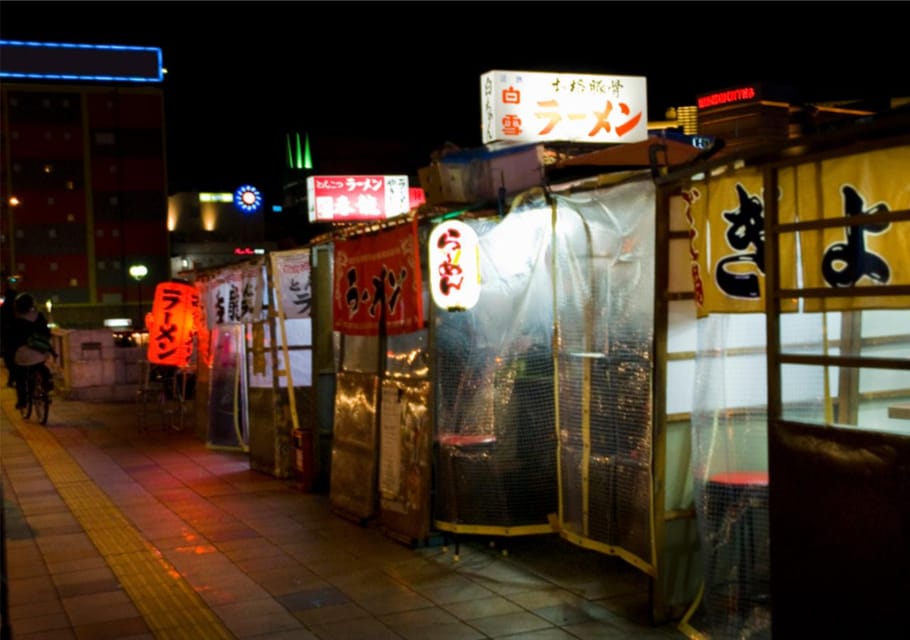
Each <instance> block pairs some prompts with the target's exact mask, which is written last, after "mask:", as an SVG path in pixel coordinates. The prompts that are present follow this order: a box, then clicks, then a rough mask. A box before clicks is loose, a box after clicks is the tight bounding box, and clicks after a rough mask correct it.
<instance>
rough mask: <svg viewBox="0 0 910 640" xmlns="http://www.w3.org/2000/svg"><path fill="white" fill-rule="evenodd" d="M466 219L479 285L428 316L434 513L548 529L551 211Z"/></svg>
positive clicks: (457, 526) (553, 503)
mask: <svg viewBox="0 0 910 640" xmlns="http://www.w3.org/2000/svg"><path fill="white" fill-rule="evenodd" d="M466 222H467V223H468V224H470V225H471V226H473V227H474V229H475V231H477V235H478V238H479V244H480V273H481V280H482V289H481V294H480V299H479V301H478V303H477V305H476V306H474V307H473V308H472V309H470V310H467V311H444V310H437V314H436V320H435V322H436V325H435V346H436V367H437V376H436V386H435V390H436V394H435V396H436V403H437V404H436V408H437V420H436V424H437V465H436V469H437V478H436V501H435V518H436V520H437V522H439V523H445V524H446V525H448V526H447V528H448V529H454V530H457V531H463V532H467V533H472V532H474V533H476V532H480V531H481V530H483V531H488V532H489V531H490V528H493V529H495V530H496V531H495V532H497V533H501V534H503V535H510V534H527V533H538V532H542V531H547V530H551V529H549V526H548V524H547V523H548V516H549V515H550V514H554V513H555V512H556V510H557V489H556V449H555V429H554V401H553V397H554V394H553V364H552V353H551V346H550V345H551V337H552V317H553V316H552V280H551V277H550V273H551V271H550V261H549V258H550V251H549V249H550V235H551V231H550V230H551V223H550V210H549V208H547V207H545V206H543V207H537V208H530V209H527V210H521V211H514V210H513V211H512V212H510V213H509V214H508V215H507V216H506V217H505V218H504V219H503V220H502V221H501V222H498V221H497V220H495V219H494V220H483V221H478V220H467V221H466ZM497 222H498V224H497ZM440 526H444V525H440ZM477 527H480V528H484V529H479V528H477Z"/></svg>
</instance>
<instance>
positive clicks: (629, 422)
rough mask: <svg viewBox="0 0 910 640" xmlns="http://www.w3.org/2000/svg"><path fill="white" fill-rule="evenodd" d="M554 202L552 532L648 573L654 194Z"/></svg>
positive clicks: (646, 190)
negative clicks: (555, 468) (556, 520)
mask: <svg viewBox="0 0 910 640" xmlns="http://www.w3.org/2000/svg"><path fill="white" fill-rule="evenodd" d="M555 198H556V203H557V206H558V220H557V227H556V228H557V234H556V249H555V251H556V287H555V294H556V307H557V314H558V316H557V324H558V331H559V341H558V344H559V446H560V451H559V462H560V468H561V476H560V481H561V496H562V506H563V509H562V514H561V517H562V527H563V530H565V531H567V532H570V533H572V534H574V535H577V536H580V537H581V538H584V539H586V540H589V541H592V542H594V543H596V544H597V545H603V546H602V548H603V549H605V550H610V551H616V552H618V553H619V554H620V555H623V556H624V557H626V558H627V559H631V560H634V563H635V564H636V565H638V566H650V565H651V563H652V560H651V556H652V552H651V547H652V534H651V527H650V514H651V447H652V415H651V375H652V371H651V367H652V359H653V358H652V340H653V326H654V321H653V315H654V312H653V297H654V208H655V207H654V190H653V185H652V184H651V183H650V182H647V181H632V182H629V183H625V184H622V185H619V186H616V187H613V188H610V189H597V190H593V191H589V192H577V193H574V194H572V195H569V196H556V197H555ZM613 547H615V548H616V549H614V548H613Z"/></svg>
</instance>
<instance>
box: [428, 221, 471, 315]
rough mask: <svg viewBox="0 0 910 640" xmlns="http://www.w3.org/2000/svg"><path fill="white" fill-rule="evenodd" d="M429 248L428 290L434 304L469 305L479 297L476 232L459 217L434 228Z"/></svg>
mask: <svg viewBox="0 0 910 640" xmlns="http://www.w3.org/2000/svg"><path fill="white" fill-rule="evenodd" d="M427 247H428V249H429V252H430V255H429V274H430V292H431V294H432V296H433V302H435V303H436V305H437V306H439V307H441V308H443V309H447V310H449V311H463V310H466V309H470V308H471V307H473V306H474V305H475V304H477V300H478V299H479V298H480V248H479V244H478V240H477V233H476V232H475V231H474V229H472V228H471V227H469V226H468V225H466V224H465V223H464V222H461V221H459V220H446V221H445V222H441V223H440V224H438V225H436V226H435V227H434V228H433V231H432V232H430V237H429V240H428V241H427Z"/></svg>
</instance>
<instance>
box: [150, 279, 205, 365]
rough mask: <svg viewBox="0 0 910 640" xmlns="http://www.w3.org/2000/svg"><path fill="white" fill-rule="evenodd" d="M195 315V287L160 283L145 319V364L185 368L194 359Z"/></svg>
mask: <svg viewBox="0 0 910 640" xmlns="http://www.w3.org/2000/svg"><path fill="white" fill-rule="evenodd" d="M198 314H199V295H198V294H197V292H196V287H195V286H194V285H192V284H189V283H186V282H176V281H170V282H161V283H159V284H158V286H156V287H155V301H154V303H153V305H152V310H151V312H149V313H148V314H146V316H145V326H146V328H148V331H149V342H148V351H147V358H148V361H149V362H152V363H154V364H166V365H172V366H176V367H185V366H187V365H188V364H189V363H190V357H191V356H192V355H193V338H194V337H195V335H196V325H197V322H198Z"/></svg>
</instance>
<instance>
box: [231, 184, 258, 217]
mask: <svg viewBox="0 0 910 640" xmlns="http://www.w3.org/2000/svg"><path fill="white" fill-rule="evenodd" d="M234 206H235V207H237V208H238V209H240V210H241V211H243V212H244V213H256V212H257V211H259V210H260V209H261V208H262V194H261V193H259V189H257V188H256V187H254V186H253V185H250V184H245V185H243V186H242V187H239V188H238V189H237V191H235V192H234Z"/></svg>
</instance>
